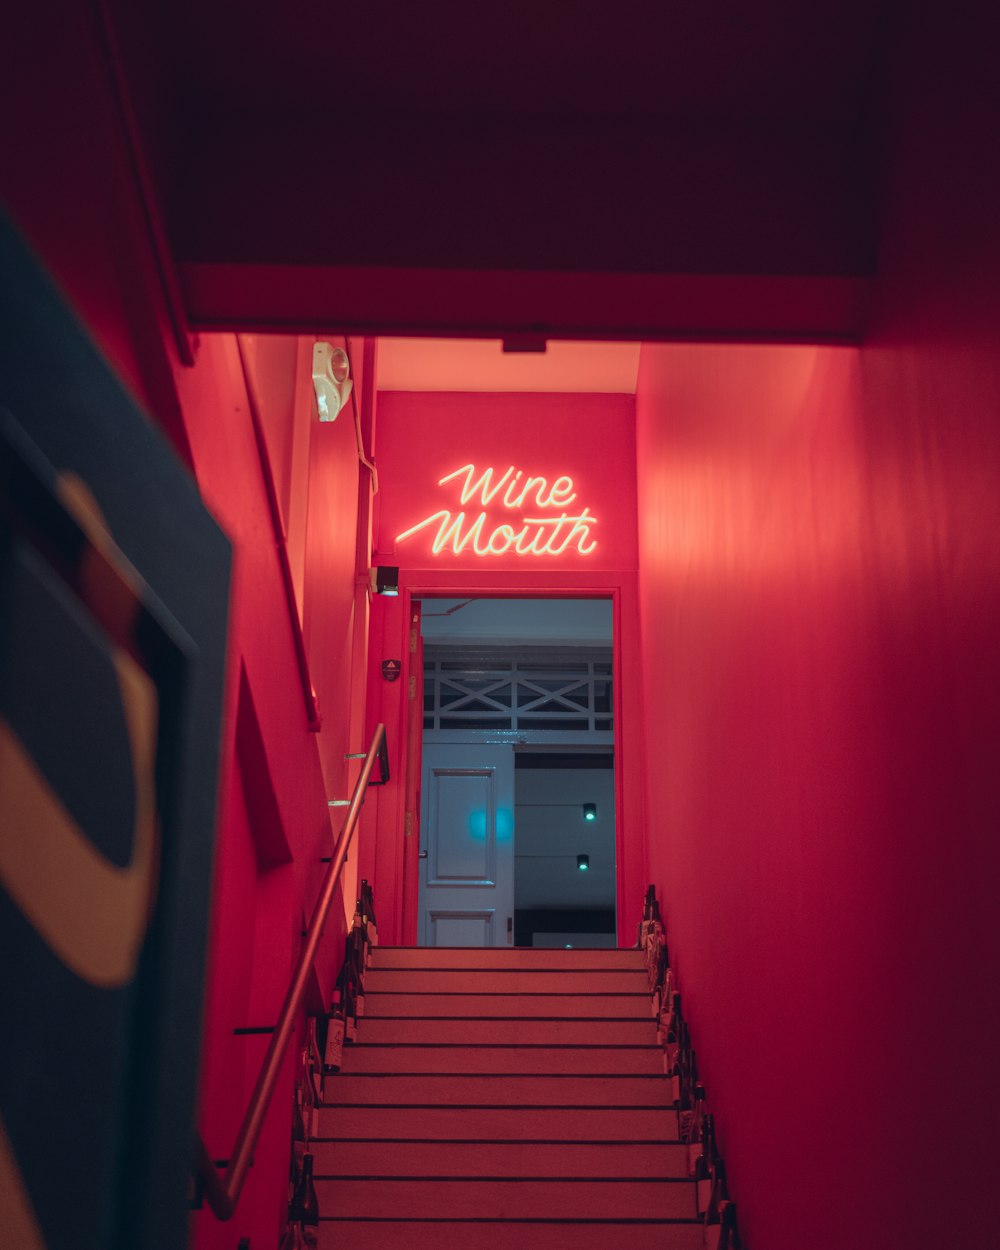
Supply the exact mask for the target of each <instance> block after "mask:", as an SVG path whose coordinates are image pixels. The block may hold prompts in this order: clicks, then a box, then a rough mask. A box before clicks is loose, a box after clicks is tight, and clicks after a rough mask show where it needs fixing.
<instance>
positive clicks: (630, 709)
mask: <svg viewBox="0 0 1000 1250" xmlns="http://www.w3.org/2000/svg"><path fill="white" fill-rule="evenodd" d="M377 460H378V466H379V483H380V489H379V494H378V496H377V497H376V511H375V516H376V522H377V528H376V534H375V552H376V559H377V561H378V562H379V563H381V564H389V565H398V566H399V568H400V592H401V597H400V599H399V600H397V601H395V602H394V601H391V600H390V601H382V602H378V603H377V604H376V605H375V607H374V609H373V626H372V644H371V651H370V664H371V676H370V687H369V688H370V698H369V716H370V718H371V719H372V721H373V722H374V720H376V719H383V720H385V721H386V724H387V726H388V729H389V749H390V753H391V758H392V763H391V771H392V776H393V781H392V782H391V783H390V785H389V786H387V787H386V788H385V789H384V790H382V791H380V792H379V795H378V800H377V807H375V806H373V805H372V804H369V805H368V807H367V808H366V819H367V820H368V821H370V822H371V825H370V826H369V829H368V834H369V839H370V845H371V846H372V847H373V848H375V847H377V851H376V850H372V852H371V853H372V855H373V856H374V859H373V861H372V870H373V871H374V872H375V875H376V880H377V882H378V884H379V893H380V894H381V896H382V897H383V898H384V899H385V900H386V901H387V902H388V900H389V898H392V899H394V900H400V899H401V897H402V893H403V891H402V885H401V880H402V878H401V873H402V871H403V868H402V862H403V856H402V851H401V848H400V845H399V841H400V834H399V831H400V829H401V828H402V820H403V812H404V801H403V793H402V789H401V785H402V779H403V777H404V773H405V768H404V761H405V758H406V743H405V736H404V726H405V699H404V695H405V691H406V687H407V680H406V679H407V677H408V675H409V674H408V669H406V667H405V666H406V665H407V664H408V662H409V650H408V642H407V632H406V631H407V628H408V620H409V614H408V607H409V597H410V596H411V595H414V596H416V595H421V594H422V595H434V594H438V595H446V596H453V597H462V596H468V595H482V596H487V597H488V596H491V595H495V596H525V595H540V596H553V595H555V596H559V595H562V596H567V597H574V596H575V597H587V596H596V597H608V598H611V599H612V600H613V602H614V611H615V620H614V629H615V639H616V644H617V646H616V656H617V663H618V665H619V667H618V669H617V670H616V685H617V688H618V693H617V696H616V697H617V699H618V706H617V708H616V712H617V720H616V726H617V738H616V744H617V745H616V753H617V764H618V767H617V770H616V782H617V784H618V787H619V794H618V803H619V806H618V813H619V820H618V837H619V849H618V898H619V934H620V936H621V937H623V938H624V939H625V940H626V941H627V942H628V943H631V942H632V941H633V940H634V934H635V924H636V920H637V918H638V912H639V909H640V906H641V900H642V894H643V891H644V889H645V883H644V877H645V860H644V847H643V842H642V838H641V837H640V836H637V831H638V830H639V829H640V828H641V826H642V786H641V771H640V769H641V755H640V748H639V735H640V732H641V731H640V724H641V685H640V679H639V670H638V666H637V665H636V663H635V657H636V655H637V654H638V606H637V598H636V573H635V569H636V558H637V557H636V537H635V444H634V408H633V400H632V396H631V395H570V394H488V393H477V394H467V393H432V392H392V391H389V392H384V393H382V394H381V395H380V396H379V409H378V442H377ZM470 463H471V464H475V466H476V470H477V472H476V479H478V477H479V476H480V474H481V473H482V472H483V470H484V469H486V468H488V467H490V466H493V467H494V468H495V470H496V471H497V475H502V474H503V473H504V472H505V471H506V470H507V468H508V467H509V466H511V465H513V466H514V467H515V468H517V469H521V470H523V472H524V473H525V475H526V476H527V475H529V474H530V475H532V476H545V477H546V479H547V482H548V485H549V487H551V486H552V485H553V484H554V483H555V481H556V479H557V478H559V477H561V476H564V475H565V476H569V477H571V478H572V479H573V486H574V490H575V491H576V493H577V498H576V499H575V500H573V501H572V503H571V504H570V503H568V504H567V507H566V511H567V512H568V513H572V514H575V515H579V514H577V513H576V509H577V508H578V507H580V506H581V505H585V506H586V507H587V508H588V510H589V513H590V514H591V515H593V516H595V517H596V518H597V522H596V524H595V525H593V526H592V527H591V529H590V530H589V533H588V535H587V537H586V538H585V539H584V541H583V545H584V546H585V547H587V546H589V544H590V542H591V541H596V544H597V546H596V547H595V549H594V550H593V551H592V552H590V554H582V553H581V552H580V551H579V550H578V549H576V547H577V544H576V543H573V544H571V545H570V546H569V547H567V549H566V550H565V551H563V552H561V553H560V554H558V555H553V556H548V555H517V554H516V553H514V552H511V551H508V552H506V553H504V554H492V555H483V556H477V555H475V554H473V552H472V551H471V549H470V548H467V549H465V550H464V551H463V552H462V554H461V555H456V554H455V552H454V551H453V550H445V551H444V552H442V553H440V554H439V555H437V556H435V555H433V554H432V551H431V545H432V538H433V536H434V535H435V534H436V533H437V532H438V528H439V524H438V523H435V524H434V525H432V526H430V527H428V529H426V530H424V531H421V532H420V533H419V534H417V535H415V536H414V537H413V538H410V539H407V540H404V541H399V540H398V537H397V536H398V535H399V534H400V533H402V532H404V531H405V530H406V529H408V528H410V527H411V526H413V525H415V524H417V523H418V522H419V521H421V520H423V519H424V518H425V517H427V516H428V515H430V514H432V513H435V512H437V511H439V510H441V509H444V510H446V511H448V512H450V513H451V515H452V517H454V516H455V515H457V513H458V512H459V511H464V512H465V515H466V524H468V523H469V522H471V521H472V520H474V519H475V517H476V516H478V514H479V513H480V512H481V511H482V510H483V508H482V504H481V494H477V495H476V496H475V497H474V498H473V499H470V500H469V501H468V502H467V503H466V504H465V505H464V507H463V505H462V504H461V502H460V499H459V494H460V487H461V483H460V482H458V481H454V482H451V483H449V484H446V485H445V486H439V485H438V482H439V479H440V478H441V477H442V476H444V475H445V474H448V473H451V472H452V471H453V470H455V469H458V468H461V467H462V466H463V465H466V464H470ZM497 475H495V476H494V478H493V483H494V484H495V483H496V481H497V480H498V477H497ZM463 480H464V479H463ZM474 480H475V479H474ZM521 480H522V482H523V481H524V479H523V478H522V479H521ZM566 489H567V490H568V488H566ZM505 493H506V488H505V489H504V490H503V491H501V492H498V494H497V496H496V497H495V498H494V499H493V500H492V501H491V502H490V504H489V505H488V507H487V509H486V511H487V513H488V515H489V521H488V523H487V525H486V526H485V527H484V530H483V542H485V540H486V537H487V536H488V535H489V534H490V533H491V532H492V531H493V529H494V528H495V527H496V526H498V525H510V526H512V527H513V528H514V529H515V530H516V531H519V530H520V527H521V525H522V524H523V517H524V516H527V517H531V516H534V515H538V514H541V515H543V516H544V515H553V516H558V515H560V514H561V509H560V508H554V507H547V506H543V507H541V508H539V507H537V506H535V505H536V504H537V497H536V498H534V499H533V500H532V501H530V504H526V505H525V506H523V507H519V508H505V507H503V506H502V505H500V506H498V504H500V501H501V500H502V499H503V495H504V494H505ZM511 498H512V499H513V496H512V497H511ZM542 498H543V501H544V500H545V499H546V498H547V495H546V493H545V492H544V491H543V493H542ZM463 532H464V531H463ZM568 532H569V529H568V527H566V528H564V530H563V536H565V535H566V534H568ZM546 533H547V534H551V533H553V527H552V526H551V525H550V526H549V527H548V528H547V529H546ZM560 542H561V539H560V538H559V537H556V538H555V539H554V545H556V546H558V545H559V544H560ZM482 545H483V544H482V543H481V546H482ZM498 545H499V544H498ZM389 658H401V659H402V660H403V662H404V672H403V679H402V680H401V681H399V682H397V683H395V684H393V685H388V684H387V683H385V682H384V681H383V680H382V679H381V674H380V665H381V661H382V660H383V659H389ZM376 812H377V816H376ZM390 883H391V888H387V887H389V886H390ZM376 901H377V899H376ZM412 921H413V918H411V925H410V928H409V929H408V928H407V927H406V925H405V923H404V919H403V917H402V915H401V914H400V913H398V912H397V914H396V915H395V916H386V915H384V914H383V910H382V908H380V909H379V936H380V939H381V940H386V941H398V940H401V938H402V940H415V930H414V929H413V927H412Z"/></svg>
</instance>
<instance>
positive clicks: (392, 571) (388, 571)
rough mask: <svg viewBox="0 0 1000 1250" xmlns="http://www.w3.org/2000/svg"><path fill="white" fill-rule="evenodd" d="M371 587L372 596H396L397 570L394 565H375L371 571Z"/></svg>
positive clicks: (397, 591) (397, 586) (397, 585)
mask: <svg viewBox="0 0 1000 1250" xmlns="http://www.w3.org/2000/svg"><path fill="white" fill-rule="evenodd" d="M371 586H372V594H374V595H398V594H399V568H398V567H397V566H396V565H394V564H377V565H376V566H375V567H374V568H373V569H372V570H371Z"/></svg>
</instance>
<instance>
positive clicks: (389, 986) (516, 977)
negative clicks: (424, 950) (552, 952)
mask: <svg viewBox="0 0 1000 1250" xmlns="http://www.w3.org/2000/svg"><path fill="white" fill-rule="evenodd" d="M486 979H487V980H488V986H486V987H485V988H487V989H488V990H489V992H490V993H491V994H625V993H630V994H639V995H642V996H643V997H644V998H645V999H646V1001H647V1003H648V1001H649V980H648V977H647V975H646V971H645V969H644V968H636V969H634V970H633V969H624V968H580V969H554V968H538V969H511V968H498V969H493V970H491V971H490V973H489V975H488V978H486ZM483 980H484V977H483V972H482V969H479V968H425V969H407V968H375V967H373V968H369V969H368V972H367V975H366V977H365V989H366V990H368V991H369V992H374V993H379V994H428V993H431V994H434V993H437V994H476V993H482V991H483V989H484V986H483Z"/></svg>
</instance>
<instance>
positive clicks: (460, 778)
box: [420, 743, 514, 946]
mask: <svg viewBox="0 0 1000 1250" xmlns="http://www.w3.org/2000/svg"><path fill="white" fill-rule="evenodd" d="M422 790H423V814H422V818H421V830H422V834H421V839H422V846H421V861H420V863H421V874H420V940H421V943H422V944H423V945H425V946H500V945H505V944H506V943H507V941H508V929H509V927H510V926H509V925H508V923H507V922H508V919H510V918H512V917H513V915H514V815H513V813H514V756H513V751H512V749H511V747H510V746H509V745H507V744H497V745H492V744H490V745H484V744H482V743H475V744H459V745H454V744H449V745H443V744H436V743H428V744H426V745H425V747H424V766H423V787H422Z"/></svg>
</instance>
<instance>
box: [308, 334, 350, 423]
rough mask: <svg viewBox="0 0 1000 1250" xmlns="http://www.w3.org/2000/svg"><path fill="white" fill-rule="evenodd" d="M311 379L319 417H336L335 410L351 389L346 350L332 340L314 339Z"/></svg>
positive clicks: (342, 402)
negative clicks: (326, 341)
mask: <svg viewBox="0 0 1000 1250" xmlns="http://www.w3.org/2000/svg"><path fill="white" fill-rule="evenodd" d="M312 379H313V390H315V392H316V411H317V413H318V414H319V419H320V420H321V421H336V419H337V414H338V413H339V412H340V410H341V408H343V406H344V405H345V404H346V403H347V400H348V397H349V395H350V393H351V391H352V390H353V389H354V383H353V382H352V381H351V362H350V360H349V359H348V356H347V352H345V351H344V349H343V348H342V347H334V346H333V344H332V343H314V344H313V360H312Z"/></svg>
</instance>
